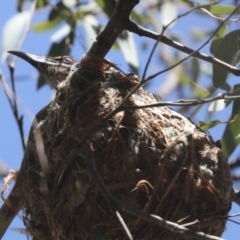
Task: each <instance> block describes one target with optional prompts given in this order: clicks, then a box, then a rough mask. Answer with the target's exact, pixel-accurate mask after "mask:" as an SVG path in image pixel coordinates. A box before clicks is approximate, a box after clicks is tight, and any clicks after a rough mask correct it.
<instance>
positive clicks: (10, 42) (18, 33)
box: [2, 11, 31, 61]
mask: <svg viewBox="0 0 240 240" xmlns="http://www.w3.org/2000/svg"><path fill="white" fill-rule="evenodd" d="M30 16H31V14H30V11H25V12H21V13H17V14H15V15H14V16H13V17H11V18H10V19H8V21H7V22H6V23H5V25H4V26H3V32H2V52H3V54H2V60H3V61H6V60H9V59H11V58H10V57H9V54H7V51H9V50H16V49H17V48H18V47H19V46H18V44H19V39H21V38H22V35H23V33H24V29H25V27H26V24H27V23H28V21H29V19H30Z"/></svg>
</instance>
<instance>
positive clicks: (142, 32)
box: [128, 5, 240, 76]
mask: <svg viewBox="0 0 240 240" xmlns="http://www.w3.org/2000/svg"><path fill="white" fill-rule="evenodd" d="M238 8H239V5H238V6H237V7H236V9H235V10H234V12H232V13H231V14H230V15H229V16H228V17H227V18H226V19H225V21H224V22H222V23H221V24H220V25H221V26H222V24H223V23H225V22H226V21H227V20H229V19H230V17H231V16H232V15H233V14H234V13H235V12H236V11H237V9H238ZM217 30H219V27H218V29H217ZM128 31H130V32H133V33H135V34H137V35H139V36H140V37H142V36H144V37H148V38H151V39H154V40H159V41H160V42H162V43H164V44H166V45H168V46H170V47H173V48H175V49H177V50H179V51H181V52H184V53H186V54H190V55H191V56H192V57H196V58H199V59H202V60H204V61H206V62H209V63H212V64H216V65H218V66H220V67H222V68H224V69H226V70H228V71H229V72H230V73H232V74H234V75H235V76H240V70H239V69H238V68H236V67H234V66H232V65H230V64H227V63H226V62H223V61H221V60H219V59H218V58H214V57H211V56H209V55H207V54H204V53H201V52H199V49H198V50H193V49H191V48H189V47H186V46H184V45H183V44H181V43H179V42H177V41H172V40H171V39H169V38H167V37H166V36H162V37H161V38H159V33H156V32H153V31H150V30H148V29H146V28H144V27H142V26H139V25H137V24H136V23H133V22H129V24H128ZM215 33H216V31H215Z"/></svg>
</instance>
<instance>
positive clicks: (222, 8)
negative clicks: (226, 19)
mask: <svg viewBox="0 0 240 240" xmlns="http://www.w3.org/2000/svg"><path fill="white" fill-rule="evenodd" d="M204 8H205V9H207V10H208V11H209V12H211V13H212V14H216V15H224V14H230V13H232V12H233V11H234V9H236V6H234V5H218V4H217V5H211V6H208V7H204ZM238 13H239V11H236V12H235V14H238Z"/></svg>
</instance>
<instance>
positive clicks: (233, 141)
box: [221, 113, 240, 157]
mask: <svg viewBox="0 0 240 240" xmlns="http://www.w3.org/2000/svg"><path fill="white" fill-rule="evenodd" d="M239 126H240V113H238V114H237V115H235V118H234V120H232V121H231V119H229V123H228V125H227V127H226V128H225V131H224V133H223V138H222V141H221V145H222V151H223V153H224V154H225V155H226V156H227V157H229V156H230V155H231V154H232V153H233V151H234V150H235V148H236V147H237V145H238V144H239V143H240V138H239V133H240V127H239Z"/></svg>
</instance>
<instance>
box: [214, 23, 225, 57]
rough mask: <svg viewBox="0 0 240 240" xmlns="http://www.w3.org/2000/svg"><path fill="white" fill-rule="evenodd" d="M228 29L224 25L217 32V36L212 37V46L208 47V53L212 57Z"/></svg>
mask: <svg viewBox="0 0 240 240" xmlns="http://www.w3.org/2000/svg"><path fill="white" fill-rule="evenodd" d="M227 29H228V25H226V24H224V25H223V26H222V27H221V28H220V29H219V31H218V32H217V34H216V35H215V36H214V38H213V41H212V44H211V46H210V52H211V53H212V54H213V55H214V54H215V53H216V51H217V49H218V47H219V45H220V43H221V42H222V39H223V37H224V35H225V33H226V31H227Z"/></svg>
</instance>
